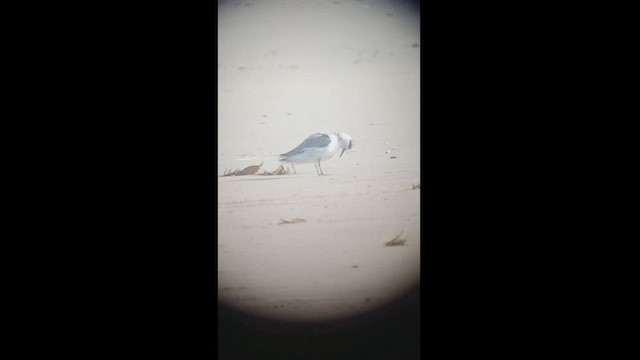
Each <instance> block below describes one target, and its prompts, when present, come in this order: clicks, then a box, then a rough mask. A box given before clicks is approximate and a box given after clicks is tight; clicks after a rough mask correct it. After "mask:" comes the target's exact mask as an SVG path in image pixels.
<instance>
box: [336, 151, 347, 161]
mask: <svg viewBox="0 0 640 360" xmlns="http://www.w3.org/2000/svg"><path fill="white" fill-rule="evenodd" d="M345 151H347V149H345V148H342V152H341V153H340V156H338V159H340V158H341V157H342V154H344V152H345Z"/></svg>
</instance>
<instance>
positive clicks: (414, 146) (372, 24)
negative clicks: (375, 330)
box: [217, 0, 421, 322]
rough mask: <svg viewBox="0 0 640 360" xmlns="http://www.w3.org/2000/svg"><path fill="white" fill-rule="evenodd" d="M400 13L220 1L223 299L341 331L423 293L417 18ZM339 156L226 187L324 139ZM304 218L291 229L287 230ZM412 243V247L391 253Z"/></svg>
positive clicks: (371, 5) (353, 6)
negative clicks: (344, 146)
mask: <svg viewBox="0 0 640 360" xmlns="http://www.w3.org/2000/svg"><path fill="white" fill-rule="evenodd" d="M397 4H403V3H402V2H392V1H367V0H362V1H358V0H353V1H329V0H322V1H312V0H302V1H286V0H276V1H219V5H218V10H219V14H218V16H219V18H218V64H217V71H218V79H219V80H218V84H217V86H218V121H219V127H218V144H219V145H218V146H219V148H218V169H217V170H218V175H219V176H220V177H219V178H218V184H217V186H218V204H217V206H218V269H217V277H218V299H219V301H221V302H222V303H224V304H225V305H228V306H232V307H234V308H236V309H238V310H241V311H244V312H247V313H248V314H254V315H258V316H262V317H266V318H272V319H278V320H287V321H309V322H319V321H331V320H335V319H340V318H344V317H348V316H351V315H355V314H362V313H365V312H367V311H368V310H373V309H375V308H376V307H379V306H380V305H383V304H386V303H388V302H390V301H393V300H394V299H395V298H396V297H397V296H399V295H400V294H402V293H403V292H405V291H407V290H408V289H410V288H412V287H414V286H416V285H417V284H419V281H420V273H419V271H420V270H419V267H420V192H421V190H420V188H418V187H417V185H420V135H419V131H420V33H419V13H417V12H416V10H415V9H413V8H412V7H411V6H408V5H406V6H405V5H397ZM327 130H332V131H340V132H345V133H347V134H349V135H351V137H352V138H353V140H354V144H355V146H354V147H353V149H352V150H350V151H348V152H346V153H345V154H344V155H343V156H342V158H340V159H337V158H336V159H333V160H330V161H327V162H324V163H322V168H323V170H324V172H325V174H327V175H324V176H318V175H317V174H316V170H315V168H314V166H313V164H302V165H297V166H296V170H297V173H296V174H286V175H273V176H261V175H259V174H255V175H245V176H227V177H222V176H221V175H223V174H224V173H225V170H226V169H229V168H245V167H247V166H250V165H259V164H261V163H262V167H261V168H260V170H259V173H262V172H263V171H265V170H266V171H273V170H275V169H276V168H277V167H278V165H279V162H278V154H281V153H284V152H287V151H289V150H291V149H293V148H294V147H295V146H297V145H298V144H300V143H301V142H302V140H304V139H305V138H306V137H307V136H309V135H310V134H312V133H314V132H318V131H327ZM293 219H301V220H300V221H298V222H294V223H283V220H288V221H291V220H293ZM399 234H401V238H403V239H406V242H405V243H404V245H400V246H385V244H386V243H387V242H389V241H390V240H392V239H393V238H395V237H396V236H398V235H399Z"/></svg>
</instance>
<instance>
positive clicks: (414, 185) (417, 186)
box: [411, 183, 420, 190]
mask: <svg viewBox="0 0 640 360" xmlns="http://www.w3.org/2000/svg"><path fill="white" fill-rule="evenodd" d="M415 189H418V190H420V183H418V184H413V189H411V190H415Z"/></svg>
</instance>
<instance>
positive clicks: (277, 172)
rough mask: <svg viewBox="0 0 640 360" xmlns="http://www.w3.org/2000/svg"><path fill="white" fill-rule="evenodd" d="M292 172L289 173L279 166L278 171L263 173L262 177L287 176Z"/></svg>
mask: <svg viewBox="0 0 640 360" xmlns="http://www.w3.org/2000/svg"><path fill="white" fill-rule="evenodd" d="M289 173H290V172H289V171H287V170H286V169H285V168H284V166H282V165H279V166H278V168H277V169H275V170H273V171H271V172H269V171H263V172H262V174H260V175H285V174H289Z"/></svg>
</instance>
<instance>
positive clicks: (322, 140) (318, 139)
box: [280, 133, 331, 156]
mask: <svg viewBox="0 0 640 360" xmlns="http://www.w3.org/2000/svg"><path fill="white" fill-rule="evenodd" d="M330 142H331V138H330V137H329V135H327V134H323V133H315V134H312V135H310V136H309V137H308V138H306V139H304V141H303V142H302V144H300V145H298V146H296V148H295V149H293V150H291V151H289V152H287V153H284V154H280V156H287V155H291V154H293V153H296V152H299V151H301V150H302V149H307V148H314V147H325V146H327V145H329V143H330Z"/></svg>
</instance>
